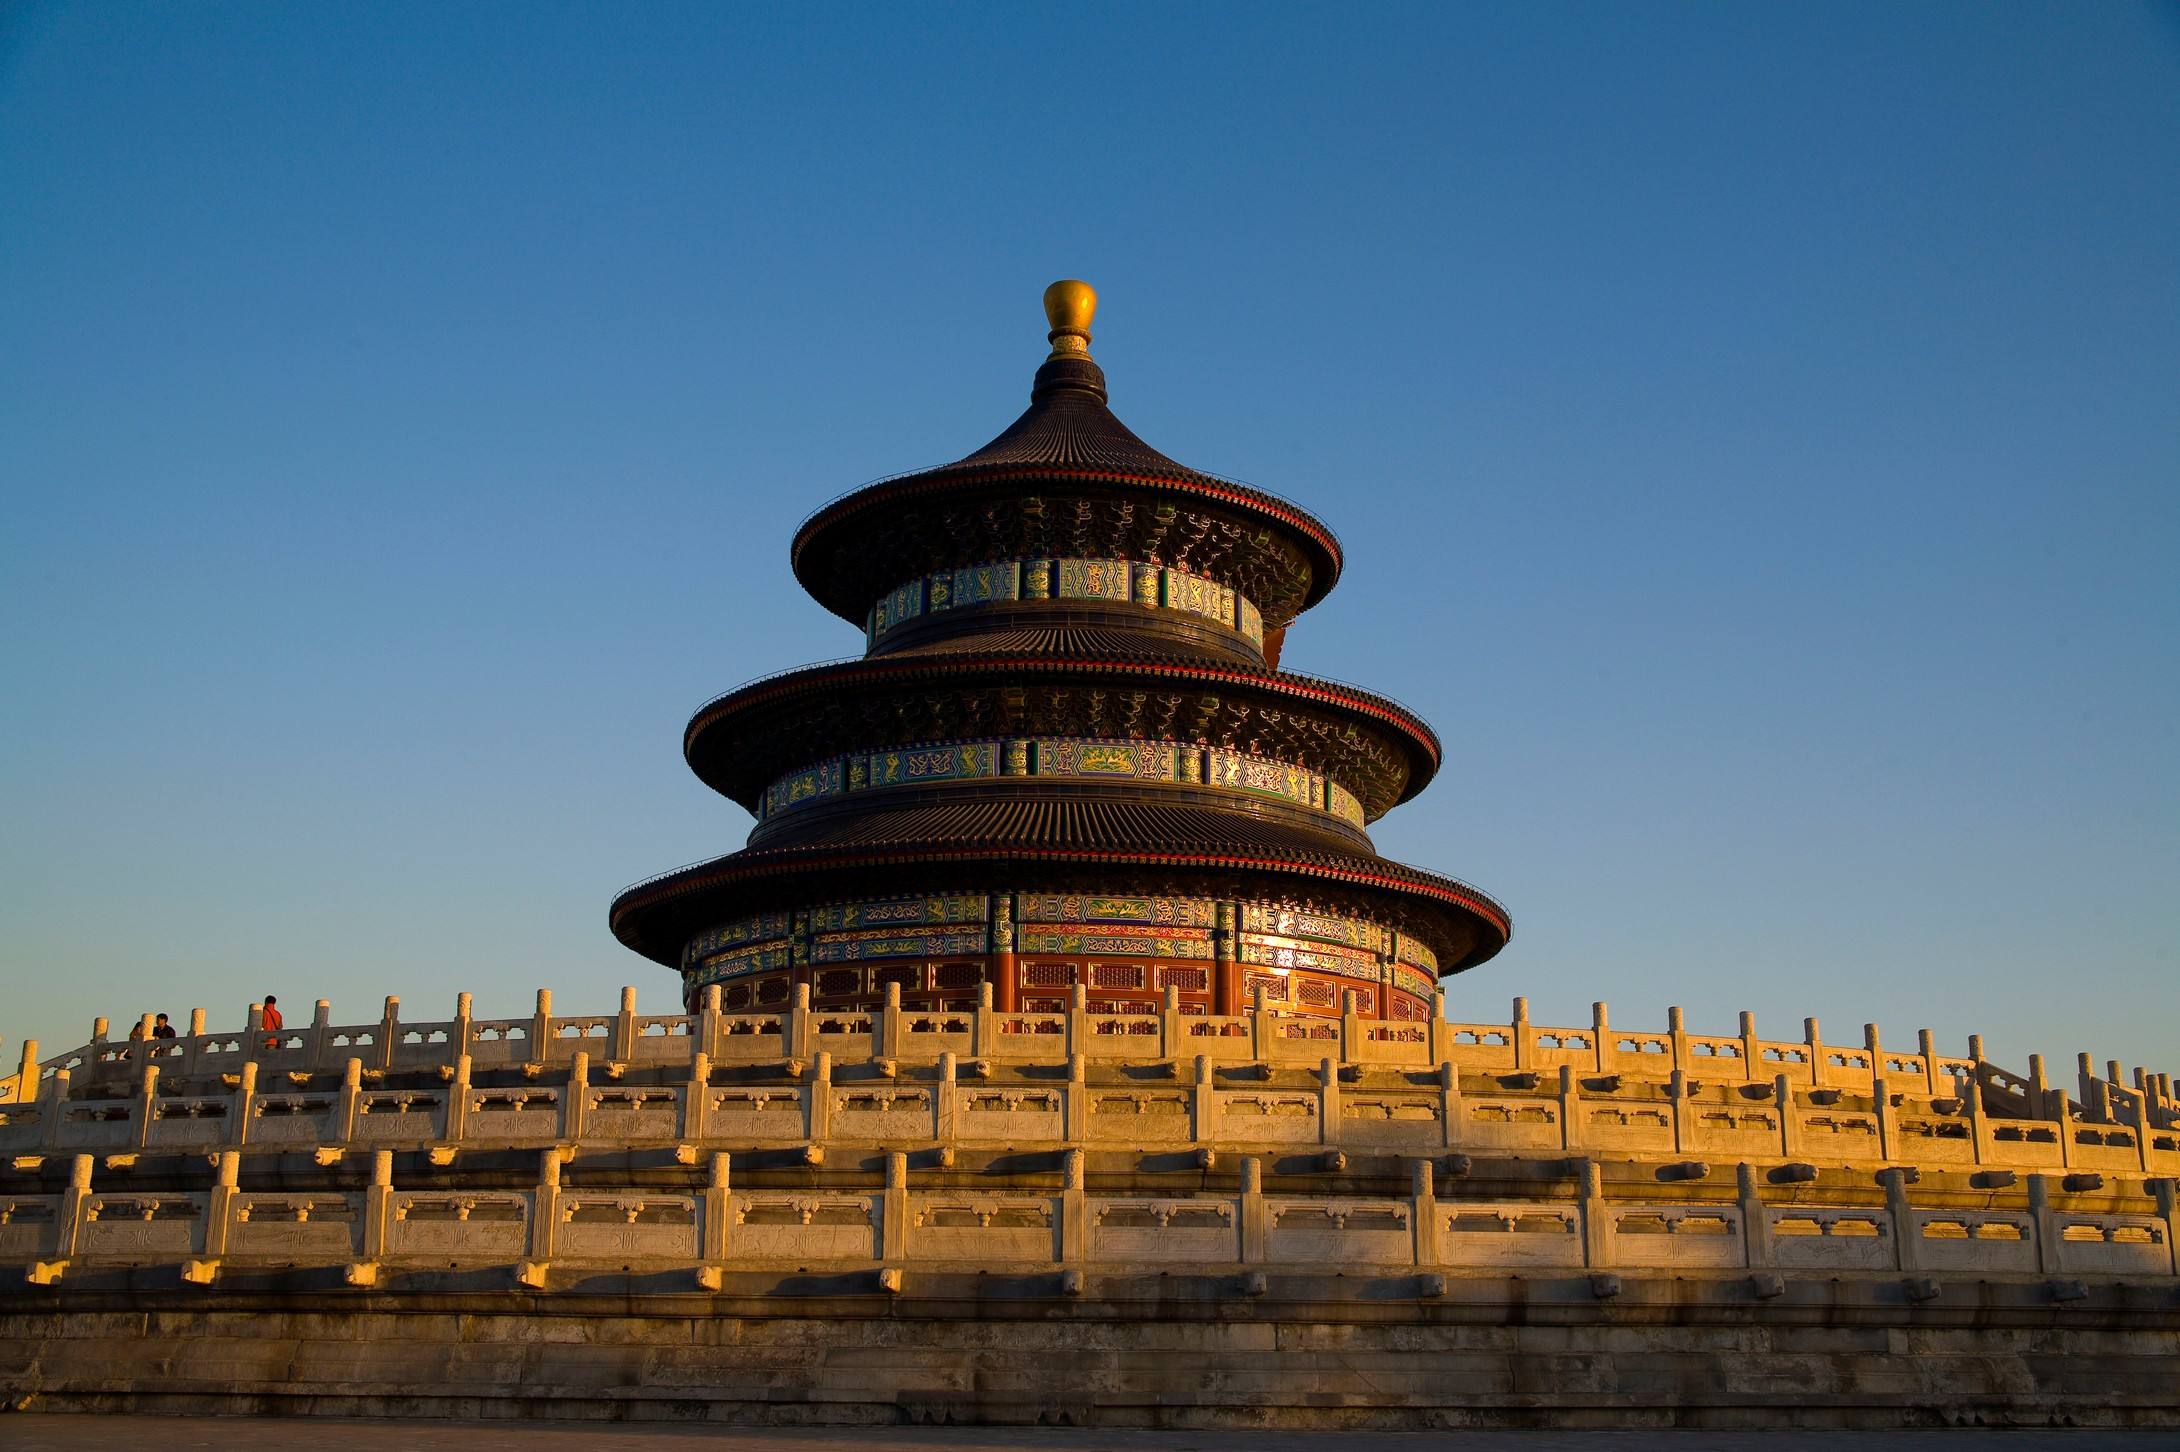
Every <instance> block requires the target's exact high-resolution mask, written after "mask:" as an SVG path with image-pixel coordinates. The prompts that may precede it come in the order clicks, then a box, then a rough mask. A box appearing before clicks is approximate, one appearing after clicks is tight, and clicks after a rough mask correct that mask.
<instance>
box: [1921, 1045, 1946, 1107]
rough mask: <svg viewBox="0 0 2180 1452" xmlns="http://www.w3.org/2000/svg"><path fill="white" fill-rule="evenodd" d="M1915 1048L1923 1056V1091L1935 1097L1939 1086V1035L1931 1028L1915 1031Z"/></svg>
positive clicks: (1939, 1091) (1940, 1091)
mask: <svg viewBox="0 0 2180 1452" xmlns="http://www.w3.org/2000/svg"><path fill="white" fill-rule="evenodd" d="M1915 1048H1916V1050H1917V1052H1919V1053H1920V1054H1921V1055H1922V1056H1923V1092H1924V1093H1925V1094H1928V1095H1929V1096H1930V1097H1931V1098H1933V1099H1935V1098H1937V1097H1938V1095H1939V1094H1941V1093H1942V1092H1944V1091H1942V1090H1941V1089H1939V1087H1938V1036H1937V1035H1936V1034H1934V1033H1932V1032H1931V1031H1930V1030H1929V1029H1917V1030H1916V1031H1915Z"/></svg>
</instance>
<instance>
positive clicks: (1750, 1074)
mask: <svg viewBox="0 0 2180 1452" xmlns="http://www.w3.org/2000/svg"><path fill="white" fill-rule="evenodd" d="M1763 1064H1764V1048H1763V1041H1762V1040H1760V1039H1758V1038H1757V1037H1756V1015H1755V1014H1753V1013H1750V1012H1749V1011H1748V1010H1747V1009H1743V1010H1742V1011H1741V1082H1742V1083H1744V1084H1754V1083H1755V1082H1756V1081H1757V1079H1758V1078H1759V1077H1760V1075H1761V1071H1762V1069H1763Z"/></svg>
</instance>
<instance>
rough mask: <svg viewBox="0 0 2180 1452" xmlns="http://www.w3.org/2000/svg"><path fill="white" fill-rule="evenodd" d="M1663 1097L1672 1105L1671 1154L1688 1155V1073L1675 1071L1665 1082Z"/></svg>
mask: <svg viewBox="0 0 2180 1452" xmlns="http://www.w3.org/2000/svg"><path fill="white" fill-rule="evenodd" d="M1665 1095H1666V1098H1667V1099H1668V1100H1669V1101H1670V1102H1671V1104H1672V1113H1673V1153H1674V1154H1686V1153H1688V1071H1687V1070H1685V1069H1675V1070H1674V1071H1673V1072H1672V1075H1671V1077H1669V1078H1668V1079H1667V1080H1666V1081H1665Z"/></svg>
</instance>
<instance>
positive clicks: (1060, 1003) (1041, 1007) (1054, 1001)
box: [1022, 998, 1067, 1013]
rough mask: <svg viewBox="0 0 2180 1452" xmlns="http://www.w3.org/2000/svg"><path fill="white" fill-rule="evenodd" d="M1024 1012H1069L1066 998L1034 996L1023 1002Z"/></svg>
mask: <svg viewBox="0 0 2180 1452" xmlns="http://www.w3.org/2000/svg"><path fill="white" fill-rule="evenodd" d="M1022 1012H1024V1013H1065V1012H1067V1000H1066V999H1064V998H1032V999H1029V1000H1028V1001H1026V1002H1025V1003H1023V1005H1022Z"/></svg>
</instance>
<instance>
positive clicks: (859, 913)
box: [809, 893, 991, 933]
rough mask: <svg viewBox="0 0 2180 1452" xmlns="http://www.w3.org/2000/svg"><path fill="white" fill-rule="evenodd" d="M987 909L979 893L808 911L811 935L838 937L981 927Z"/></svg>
mask: <svg viewBox="0 0 2180 1452" xmlns="http://www.w3.org/2000/svg"><path fill="white" fill-rule="evenodd" d="M990 907H991V899H990V898H987V897H985V896H984V895H983V894H982V893H974V894H970V895H966V896H953V897H897V898H885V899H882V900H880V901H876V902H843V903H833V904H831V905H829V906H827V907H819V908H812V909H810V914H809V919H810V931H811V932H813V933H838V932H846V931H849V930H851V929H857V928H875V927H900V926H904V925H908V924H924V923H981V922H983V921H984V919H985V915H986V914H987V913H988V912H989V911H990Z"/></svg>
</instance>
